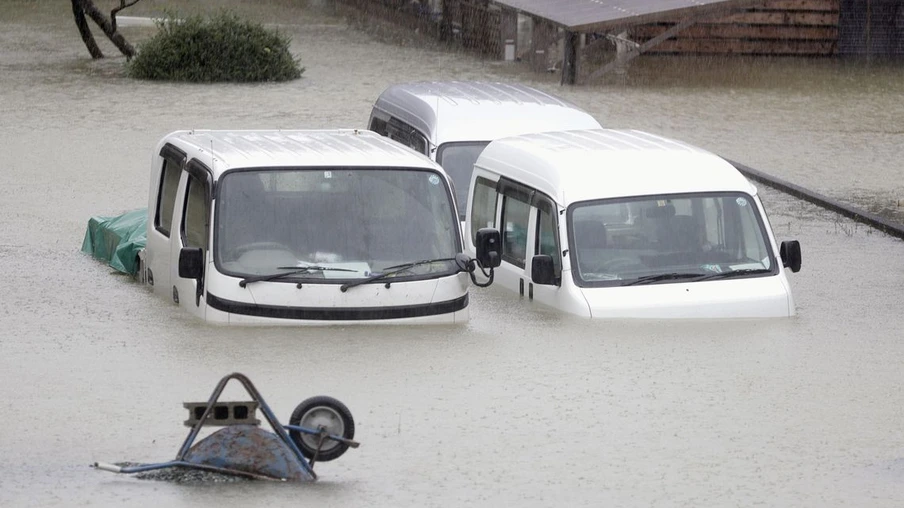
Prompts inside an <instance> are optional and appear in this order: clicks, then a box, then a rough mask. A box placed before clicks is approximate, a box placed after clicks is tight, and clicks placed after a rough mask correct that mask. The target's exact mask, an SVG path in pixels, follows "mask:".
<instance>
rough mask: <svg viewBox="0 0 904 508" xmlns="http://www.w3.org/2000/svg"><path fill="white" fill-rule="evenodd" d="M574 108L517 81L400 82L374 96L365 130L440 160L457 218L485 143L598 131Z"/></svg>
mask: <svg viewBox="0 0 904 508" xmlns="http://www.w3.org/2000/svg"><path fill="white" fill-rule="evenodd" d="M600 127H601V126H600V124H599V122H597V121H596V119H594V118H593V117H592V116H591V115H590V114H589V113H587V112H586V111H584V110H582V109H580V108H579V107H578V106H576V105H574V104H572V103H570V102H568V101H566V100H564V99H562V98H559V97H556V96H554V95H550V94H548V93H545V92H542V91H540V90H537V89H535V88H531V87H529V86H525V85H520V84H505V83H484V82H466V81H445V82H415V83H402V84H397V85H392V86H390V87H388V88H387V89H386V90H384V91H383V93H381V94H380V96H379V97H378V98H377V100H376V102H375V103H374V105H373V109H372V111H371V114H370V121H369V122H368V128H369V129H370V130H372V131H374V132H377V133H380V134H382V135H384V136H388V137H390V138H392V139H394V140H396V141H398V142H400V143H402V144H403V145H407V146H409V147H411V148H412V149H414V150H415V151H417V152H420V153H423V154H425V155H427V156H429V157H430V158H431V159H433V160H435V161H437V162H439V164H440V165H441V166H442V167H443V169H444V170H445V171H446V173H448V174H449V176H450V177H451V178H452V183H453V186H454V188H455V198H456V201H457V202H458V208H459V212H461V216H460V218H461V220H464V208H465V203H467V200H468V199H467V198H468V185H469V184H470V182H471V170H472V168H473V167H474V162H475V161H476V160H477V156H478V155H480V152H481V151H482V150H483V149H484V148H485V147H486V146H487V144H488V143H489V142H490V141H492V140H494V139H498V138H502V137H508V136H517V135H519V134H527V133H531V132H544V131H562V130H570V129H598V128H600Z"/></svg>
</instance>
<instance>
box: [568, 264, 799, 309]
mask: <svg viewBox="0 0 904 508" xmlns="http://www.w3.org/2000/svg"><path fill="white" fill-rule="evenodd" d="M582 292H583V294H584V298H585V299H586V300H587V305H588V306H589V307H590V315H591V317H592V318H598V319H599V318H602V319H617V318H635V319H712V318H768V317H788V316H792V315H794V304H793V300H792V298H791V293H790V288H789V287H788V283H787V280H786V278H785V276H784V273H780V274H778V275H775V276H771V277H756V278H749V279H739V280H721V281H703V282H681V283H666V284H650V285H645V286H622V287H605V288H583V289H582Z"/></svg>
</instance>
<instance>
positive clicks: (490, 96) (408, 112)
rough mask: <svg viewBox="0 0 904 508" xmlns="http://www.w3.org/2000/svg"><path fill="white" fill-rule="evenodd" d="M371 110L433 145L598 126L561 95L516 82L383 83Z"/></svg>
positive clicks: (597, 123)
mask: <svg viewBox="0 0 904 508" xmlns="http://www.w3.org/2000/svg"><path fill="white" fill-rule="evenodd" d="M374 109H375V110H377V111H383V112H386V113H388V114H390V115H392V116H394V117H396V118H398V119H400V120H402V121H404V122H405V123H407V124H409V125H411V126H412V127H414V128H416V129H418V130H419V131H421V132H422V133H423V134H424V135H425V136H426V137H427V139H428V140H429V141H430V143H431V144H432V145H433V146H434V147H436V146H439V145H441V144H443V143H449V142H458V141H491V140H494V139H498V138H502V137H510V136H517V135H519V134H526V133H531V132H544V131H557V130H571V129H598V128H600V127H601V126H600V124H599V122H598V121H597V120H596V119H595V118H593V116H591V115H590V114H589V113H587V112H585V111H584V110H582V109H580V108H579V107H578V106H576V105H574V104H573V103H571V102H569V101H566V100H565V99H562V98H559V97H556V96H554V95H550V94H547V93H545V92H542V91H540V90H537V89H535V88H531V87H529V86H526V85H521V84H506V83H484V82H469V81H432V82H426V81H425V82H415V83H403V84H397V85H393V86H390V87H388V88H387V89H386V90H384V91H383V93H381V94H380V96H379V97H378V98H377V100H376V102H375V104H374Z"/></svg>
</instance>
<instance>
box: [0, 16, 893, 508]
mask: <svg viewBox="0 0 904 508" xmlns="http://www.w3.org/2000/svg"><path fill="white" fill-rule="evenodd" d="M161 3H162V2H157V3H155V2H153V1H149V2H147V3H146V4H145V3H144V2H143V3H142V4H139V5H138V6H136V8H137V7H141V6H143V7H144V9H145V11H133V12H132V13H130V14H135V15H139V14H142V13H143V14H153V13H154V11H153V9H154V8H156V7H158V6H159V5H160V4H161ZM222 3H224V4H229V5H235V6H237V7H239V8H242V9H245V11H246V12H250V13H252V14H253V15H254V16H258V17H259V18H260V19H261V20H262V21H273V20H279V22H280V23H284V24H285V29H286V30H287V31H288V32H289V33H290V35H292V37H293V41H294V42H293V48H294V50H295V52H296V54H297V55H298V56H299V57H300V58H301V60H302V64H303V65H304V66H305V67H306V71H305V73H304V75H303V77H302V79H300V80H297V81H295V82H290V83H284V84H260V85H176V84H159V83H141V82H133V81H130V80H127V79H125V78H122V77H121V76H120V72H119V67H118V66H119V65H121V63H122V59H120V58H113V59H109V60H108V61H102V62H91V61H89V60H88V58H87V52H86V51H85V49H84V47H83V46H82V45H81V41H80V40H79V39H78V35H77V32H76V30H75V27H74V23H73V22H72V20H71V10H70V8H69V2H66V1H63V0H52V1H47V2H31V1H24V0H7V1H6V2H5V4H6V5H10V6H12V7H11V9H10V10H9V11H7V12H11V14H10V15H9V16H8V17H4V18H3V19H2V20H0V48H3V50H2V51H0V119H2V122H0V232H2V235H0V280H2V281H3V286H4V290H3V296H2V297H0V407H2V408H3V409H4V414H5V415H6V418H5V421H4V424H3V426H2V427H3V428H2V431H0V451H2V452H3V455H4V457H3V461H2V464H0V506H4V507H6V506H11V507H18V506H42V507H44V506H84V505H92V506H217V507H219V506H223V505H227V504H228V505H230V506H241V505H249V506H289V505H297V504H298V503H303V504H305V505H308V506H461V505H469V506H693V507H696V506H754V505H761V506H763V505H764V506H813V507H825V506H842V505H846V506H870V507H874V506H875V507H886V506H887V507H898V506H902V505H904V430H902V429H904V392H902V387H904V369H902V367H901V365H902V360H904V341H902V339H901V337H902V336H904V313H902V312H901V310H902V300H901V289H902V288H904V242H901V241H900V240H896V239H892V238H889V237H887V236H885V235H884V234H882V233H879V232H876V231H873V230H870V229H868V228H866V227H864V226H862V225H858V224H856V223H853V222H851V221H849V220H847V219H844V218H841V217H839V216H837V215H835V214H831V213H828V212H825V211H823V210H820V209H818V208H815V207H813V206H812V205H809V204H806V203H803V202H801V201H798V200H795V199H792V198H789V197H788V196H785V195H783V194H780V193H777V192H774V191H771V190H769V189H768V188H762V187H761V192H762V193H763V201H764V203H765V205H766V207H767V209H768V210H769V212H770V219H771V221H772V226H773V229H774V230H775V232H776V236H777V237H778V238H779V239H798V240H800V241H801V244H802V246H803V255H804V265H803V269H802V270H801V272H799V273H797V274H793V275H792V276H791V283H792V286H793V290H794V296H795V298H796V300H797V306H798V312H799V315H798V316H797V317H795V318H792V319H787V320H743V321H723V322H681V323H673V322H667V323H666V322H605V323H603V322H589V321H583V320H577V319H573V318H569V317H566V316H561V315H558V314H554V313H552V312H549V311H546V310H544V309H543V308H540V307H536V306H531V305H528V304H527V303H526V302H522V301H519V300H518V299H516V298H512V297H511V296H510V295H509V294H507V293H505V292H503V291H501V290H499V289H498V288H490V289H488V290H479V289H474V290H472V292H471V302H472V303H471V321H470V323H468V324H467V325H461V326H452V327H424V328H404V327H381V326H369V327H334V328H316V329H304V328H299V329H289V330H286V329H271V328H264V329H232V328H215V327H210V326H206V325H202V324H200V323H198V322H196V321H194V320H192V319H190V318H188V317H187V316H184V315H182V313H181V312H179V310H178V309H176V308H174V307H173V306H172V305H171V304H169V303H168V302H165V301H162V300H161V299H158V298H155V297H153V296H152V295H151V294H150V293H149V292H148V291H146V290H145V289H144V288H142V287H140V286H138V285H137V284H135V283H134V282H132V281H131V280H130V279H128V278H125V277H122V276H118V275H115V274H112V273H111V270H110V269H108V268H106V267H104V266H102V265H101V264H100V263H97V262H95V261H94V260H92V259H90V258H88V257H87V256H84V255H82V254H81V253H80V252H79V247H80V246H81V242H82V238H83V235H84V232H85V226H86V224H87V221H88V218H89V217H91V216H92V215H98V214H114V213H119V212H122V211H125V210H129V209H133V208H139V207H144V206H146V201H147V182H148V179H149V174H148V170H149V164H148V163H149V161H150V158H151V150H152V149H153V146H154V144H155V143H156V142H157V141H158V140H159V139H160V138H161V137H162V136H163V135H164V134H166V133H167V132H169V131H172V130H176V129H184V128H320V127H339V126H341V127H355V126H362V127H363V126H364V125H365V123H366V120H367V116H368V112H369V106H370V104H371V103H372V101H373V100H374V99H375V98H376V97H377V95H378V94H379V92H380V91H382V90H383V88H385V87H386V86H387V85H389V84H391V83H394V82H398V81H407V80H422V79H438V80H442V79H480V80H503V81H505V80H518V81H521V82H524V83H527V84H530V85H533V86H536V87H539V88H542V89H544V90H548V91H551V92H553V93H557V94H559V95H562V96H565V97H568V98H569V99H571V100H573V101H574V102H576V103H577V104H579V105H580V106H582V107H584V108H586V109H588V110H589V111H590V112H591V113H593V114H594V115H595V116H596V117H597V118H598V119H599V120H600V121H601V122H603V123H604V124H606V125H608V126H613V127H625V128H628V127H630V128H639V129H643V130H648V131H652V132H654V133H658V134H663V135H666V136H671V137H675V138H679V139H682V140H684V141H688V142H691V143H694V144H697V145H700V146H702V147H705V148H707V149H709V150H711V151H714V152H717V153H720V154H722V155H724V156H726V157H729V158H732V159H735V160H738V161H740V162H743V163H745V164H748V165H750V166H752V167H754V168H757V169H760V170H763V171H766V172H770V173H772V174H775V175H778V176H781V177H783V178H786V179H788V180H791V181H793V182H795V183H799V184H802V185H806V186H810V187H813V188H815V189H816V190H818V191H820V192H822V193H825V194H827V195H830V196H832V197H836V198H838V199H844V200H848V201H850V202H853V203H856V204H859V205H861V206H869V207H871V208H873V209H879V208H883V209H885V210H886V212H887V213H888V214H890V216H892V215H893V214H897V213H899V211H898V209H897V208H898V207H897V205H896V204H895V203H896V202H897V200H899V199H904V183H902V180H904V179H902V178H901V177H902V173H904V170H902V164H901V162H900V147H901V146H904V120H902V118H904V110H902V108H904V100H902V99H904V68H902V67H900V66H899V67H897V68H894V67H878V66H876V67H865V68H864V67H860V68H858V66H855V65H842V64H839V63H837V62H831V61H817V62H801V61H784V60H781V61H778V60H777V61H767V62H759V63H756V64H750V63H749V62H748V63H747V64H743V63H739V62H714V61H710V60H699V61H697V62H696V64H694V62H693V61H691V60H687V61H684V62H683V65H686V66H687V68H685V69H682V68H680V66H678V65H675V66H674V67H672V66H670V65H671V64H670V65H666V66H663V65H662V64H661V63H656V62H652V61H651V62H652V63H648V64H646V65H648V67H644V66H638V67H636V70H632V75H631V76H629V77H628V78H625V79H623V80H614V81H613V82H609V83H602V84H600V85H597V86H593V87H578V88H573V89H567V88H566V89H563V88H559V87H558V86H557V85H556V84H555V77H553V76H535V75H532V74H529V73H528V72H527V71H525V70H524V69H522V68H520V67H517V66H514V67H513V66H511V65H505V64H502V63H497V62H484V61H479V60H476V59H474V58H472V57H469V56H467V55H459V54H454V53H450V52H447V51H444V50H442V48H435V47H432V46H429V45H428V47H422V46H423V45H422V44H418V43H417V42H416V41H417V39H414V38H413V36H412V39H411V41H413V42H406V40H405V38H402V39H401V40H402V42H405V44H401V45H400V44H399V40H400V39H398V38H396V39H394V40H392V41H391V43H384V42H382V41H383V38H382V37H376V36H374V35H371V34H368V33H364V32H361V31H358V30H355V29H352V28H349V27H348V26H347V25H346V23H345V22H344V21H343V20H341V19H339V18H336V17H332V16H331V15H329V13H323V12H321V11H314V10H303V9H300V8H295V7H292V5H294V4H293V3H292V2H288V0H284V1H271V2H258V3H252V2H245V3H243V2H239V1H238V0H230V1H228V2H222ZM249 5H256V7H255V8H253V9H252V8H251V7H249ZM7 12H4V16H6V15H7ZM129 33H131V34H134V37H136V38H139V37H141V36H142V34H143V32H141V29H134V32H127V35H128V34H129ZM104 48H105V50H106V51H107V53H108V54H109V55H113V54H114V51H113V50H112V48H109V47H107V46H104ZM657 70H658V72H657ZM233 371H239V372H243V373H245V374H247V375H248V376H249V377H250V378H251V379H252V380H253V381H254V382H255V383H256V385H257V387H258V388H259V389H260V391H261V393H262V394H263V395H264V396H265V397H266V398H267V402H268V403H269V404H270V405H271V407H272V408H273V409H274V411H275V412H276V414H277V416H278V417H279V418H280V419H283V420H287V419H288V416H289V414H290V413H291V411H292V409H293V408H294V406H295V405H296V404H297V403H298V402H300V401H301V400H302V399H304V398H306V397H308V396H312V395H318V394H326V395H332V396H334V397H337V398H339V399H340V400H342V401H343V402H345V403H346V404H347V405H348V406H349V408H350V409H351V411H352V413H353V414H354V416H355V419H356V427H357V432H356V438H357V439H359V440H360V441H361V442H362V446H361V448H359V449H357V450H351V451H349V452H348V453H347V454H346V455H344V456H343V457H342V458H341V459H339V460H337V461H335V462H330V463H323V464H318V465H317V467H316V470H317V472H318V473H319V474H320V476H321V480H320V481H318V482H317V483H315V484H311V485H301V486H298V485H282V484H268V483H237V484H228V485H200V486H199V485H194V486H191V485H177V484H169V483H161V482H149V481H141V480H137V479H135V478H132V477H128V476H115V475H112V474H109V473H102V472H98V471H94V470H92V469H90V468H88V464H89V463H91V462H94V461H107V462H113V461H121V460H132V461H146V462H155V461H163V460H168V459H170V458H172V457H173V456H174V455H175V453H176V451H177V449H178V447H179V445H181V443H182V440H183V439H184V438H185V435H186V433H187V429H185V428H184V427H182V421H183V420H184V419H185V410H184V409H183V408H182V402H183V401H189V400H191V401H196V400H205V399H206V398H207V397H208V396H209V394H210V391H211V390H212V389H213V387H214V385H215V384H216V382H217V381H218V380H219V379H220V377H222V376H223V375H225V374H227V373H229V372H233ZM229 393H230V394H231V395H233V397H231V398H244V394H243V393H241V391H240V390H233V391H230V392H229Z"/></svg>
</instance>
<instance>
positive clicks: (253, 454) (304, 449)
mask: <svg viewBox="0 0 904 508" xmlns="http://www.w3.org/2000/svg"><path fill="white" fill-rule="evenodd" d="M231 379H235V380H238V381H239V382H241V383H242V385H243V386H244V387H245V390H247V392H248V394H249V395H251V398H252V400H251V401H247V402H219V398H220V394H221V393H222V392H223V389H224V388H225V387H226V384H227V383H228V382H229V380H231ZM184 406H185V407H186V408H187V409H188V411H189V418H188V420H186V421H185V425H186V426H188V427H191V431H190V432H189V433H188V437H187V438H185V442H184V443H183V444H182V447H181V448H180V449H179V453H178V454H177V455H176V458H175V459H174V460H171V461H169V462H160V463H155V464H142V465H117V464H108V463H103V462H95V463H94V464H93V467H95V468H97V469H100V470H103V471H111V472H114V473H143V472H146V471H153V470H158V469H165V468H171V467H183V468H192V469H199V470H203V471H210V472H214V473H223V474H230V475H238V476H244V477H248V478H255V479H264V480H282V481H286V480H295V481H305V480H315V479H317V475H316V474H315V473H314V464H315V463H316V462H318V461H320V462H325V461H330V460H334V459H337V458H339V457H340V456H341V455H342V454H344V453H345V452H346V450H348V448H349V447H351V448H357V447H358V443H357V442H356V441H353V439H352V438H354V435H355V423H354V420H353V419H352V415H351V412H350V411H349V410H348V408H347V407H345V405H344V404H343V403H341V402H339V401H338V400H336V399H334V398H332V397H326V396H318V397H311V398H309V399H306V400H304V401H303V402H301V403H300V404H299V405H298V406H297V407H296V408H295V411H293V412H292V416H291V418H290V419H289V424H288V425H283V424H281V423H280V422H279V420H277V418H276V416H275V415H274V414H273V411H271V410H270V407H269V406H268V405H267V403H266V402H265V401H264V399H263V397H261V396H260V394H259V393H258V391H257V389H256V388H255V387H254V385H253V384H252V383H251V381H250V380H249V379H248V378H247V377H246V376H245V375H243V374H239V373H233V374H229V375H228V376H225V377H224V378H223V379H221V380H220V382H219V384H217V387H216V388H215V389H214V391H213V393H212V394H211V396H210V399H209V400H208V401H207V402H187V403H185V404H184ZM258 411H260V412H261V413H262V414H263V416H264V418H265V419H266V420H267V423H269V424H270V427H271V429H272V432H270V431H267V430H264V429H261V428H260V420H258V419H257V412H258ZM204 426H221V427H223V428H222V429H220V430H217V431H216V432H214V433H212V434H210V435H209V436H207V437H205V438H203V439H201V440H200V441H198V442H197V443H195V440H196V439H197V437H198V434H199V433H200V432H201V428H202V427H204Z"/></svg>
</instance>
